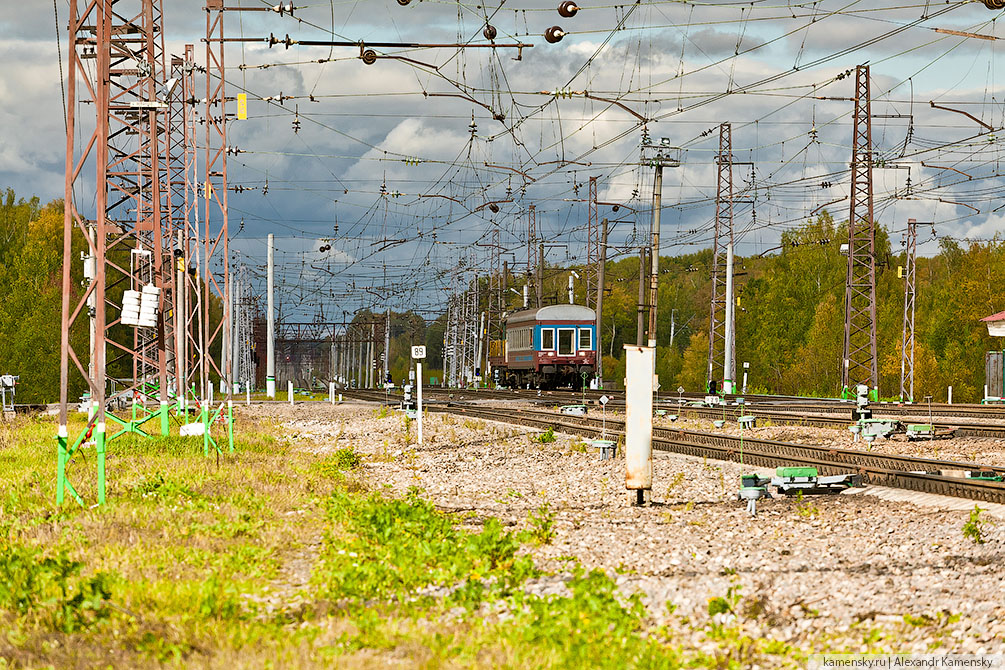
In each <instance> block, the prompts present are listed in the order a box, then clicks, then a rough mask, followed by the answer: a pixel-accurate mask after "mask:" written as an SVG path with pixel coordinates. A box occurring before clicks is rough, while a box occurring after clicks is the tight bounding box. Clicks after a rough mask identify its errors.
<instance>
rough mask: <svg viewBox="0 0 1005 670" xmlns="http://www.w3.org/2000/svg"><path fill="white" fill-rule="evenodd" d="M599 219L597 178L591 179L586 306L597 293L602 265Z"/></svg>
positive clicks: (587, 231) (588, 215)
mask: <svg viewBox="0 0 1005 670" xmlns="http://www.w3.org/2000/svg"><path fill="white" fill-rule="evenodd" d="M598 224H599V220H598V219H597V178H596V177H590V192H589V196H588V204H587V217H586V268H585V270H586V272H585V275H584V276H585V278H586V282H585V283H586V298H585V300H584V301H583V304H584V305H589V304H590V300H591V299H592V298H593V297H594V296H595V295H596V293H597V277H598V275H599V263H600V226H599V225H598Z"/></svg>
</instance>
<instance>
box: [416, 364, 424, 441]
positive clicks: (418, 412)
mask: <svg viewBox="0 0 1005 670" xmlns="http://www.w3.org/2000/svg"><path fill="white" fill-rule="evenodd" d="M415 412H416V414H415V418H416V420H417V421H418V422H419V423H418V426H417V428H418V433H419V446H420V447H421V446H422V361H416V362H415Z"/></svg>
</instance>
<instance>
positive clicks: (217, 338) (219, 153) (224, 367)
mask: <svg viewBox="0 0 1005 670" xmlns="http://www.w3.org/2000/svg"><path fill="white" fill-rule="evenodd" d="M224 11H225V7H224V4H223V0H206V98H205V103H206V105H205V113H204V116H203V122H204V123H205V125H206V145H205V151H206V154H205V155H206V158H205V164H204V166H203V167H204V175H205V178H204V182H203V198H204V202H205V210H204V211H205V218H204V225H205V231H206V232H205V236H204V238H203V240H204V242H205V247H204V249H203V257H202V267H201V274H202V286H201V289H202V318H203V340H202V352H201V356H200V361H201V364H200V374H201V377H202V384H203V388H205V389H208V388H209V385H210V383H211V379H210V375H211V373H212V372H215V373H216V374H217V375H219V377H220V380H221V381H222V382H223V384H224V387H225V392H226V396H227V399H226V403H225V404H224V403H221V404H220V406H219V408H218V409H217V410H216V411H215V412H212V411H211V409H212V408H211V407H210V404H209V402H210V401H209V397H210V396H209V394H205V395H204V396H203V398H202V419H203V423H204V425H205V426H206V429H205V431H204V433H203V435H204V440H203V450H204V453H206V454H207V455H208V453H209V448H210V446H211V445H212V446H213V447H214V448H215V449H217V451H220V449H219V447H218V445H217V444H216V442H215V441H214V440H213V439H212V437H211V436H210V434H209V427H210V425H211V424H212V423H213V422H214V421H215V420H216V419H217V418H218V417H220V416H221V415H222V413H223V410H224V409H226V410H227V426H228V430H227V432H228V442H229V451H231V452H232V451H233V450H234V421H233V405H234V403H233V392H234V385H233V383H232V382H231V379H230V376H231V369H230V365H228V362H229V357H228V354H227V352H228V351H229V350H230V348H231V344H232V342H233V337H232V336H231V332H230V330H231V309H230V306H231V300H230V286H229V284H230V282H229V280H228V277H229V274H230V236H229V232H228V226H227V193H228V190H227V155H228V154H229V153H231V152H233V151H234V149H233V148H232V147H230V146H228V144H227V121H228V120H229V119H228V118H227V97H226V86H225V81H226V70H225V67H224V50H225V49H224V47H225V42H224V33H223V15H224ZM214 295H215V296H216V298H217V299H218V300H220V301H222V303H223V304H222V312H223V314H222V317H221V319H220V322H219V323H217V324H215V325H214V324H213V323H212V321H211V319H210V308H211V298H212V296H214ZM217 343H219V344H220V351H221V359H222V360H221V361H220V363H217V361H216V360H214V358H213V356H212V349H213V346H214V345H215V344H217Z"/></svg>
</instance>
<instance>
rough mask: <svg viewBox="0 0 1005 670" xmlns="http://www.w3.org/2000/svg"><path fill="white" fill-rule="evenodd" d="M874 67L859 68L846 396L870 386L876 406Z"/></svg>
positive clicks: (844, 374) (846, 330)
mask: <svg viewBox="0 0 1005 670" xmlns="http://www.w3.org/2000/svg"><path fill="white" fill-rule="evenodd" d="M870 95H871V94H870V89H869V66H868V65H859V66H858V67H857V68H855V118H854V130H853V134H852V157H851V198H850V200H851V206H850V212H849V215H848V273H847V278H846V281H845V322H844V358H843V361H842V363H843V365H842V379H841V381H842V386H843V392H842V393H843V394H847V393H852V394H854V390H855V386H856V385H858V384H866V385H867V386H868V387H869V388H870V390H871V391H870V396H871V397H872V398H873V399H874V400H875V399H877V396H878V392H879V374H878V370H877V365H876V223H875V220H874V218H873V201H872V167H873V157H872V152H873V149H872V105H871V100H870Z"/></svg>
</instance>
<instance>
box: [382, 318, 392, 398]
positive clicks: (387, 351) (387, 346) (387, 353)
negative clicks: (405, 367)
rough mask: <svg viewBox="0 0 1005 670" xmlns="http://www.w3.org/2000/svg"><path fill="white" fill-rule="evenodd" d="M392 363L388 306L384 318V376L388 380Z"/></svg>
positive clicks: (384, 379) (383, 380) (384, 380)
mask: <svg viewBox="0 0 1005 670" xmlns="http://www.w3.org/2000/svg"><path fill="white" fill-rule="evenodd" d="M390 365H391V308H390V307H388V308H387V318H386V319H385V320H384V378H383V379H382V380H381V381H382V382H386V381H387V371H388V370H390V367H389V366H390Z"/></svg>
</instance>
